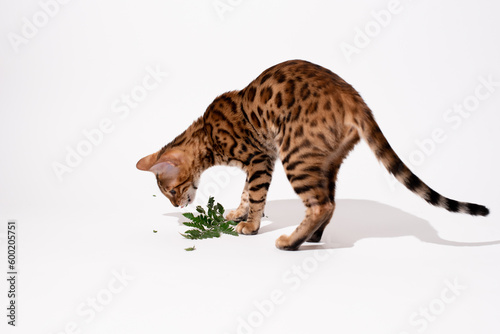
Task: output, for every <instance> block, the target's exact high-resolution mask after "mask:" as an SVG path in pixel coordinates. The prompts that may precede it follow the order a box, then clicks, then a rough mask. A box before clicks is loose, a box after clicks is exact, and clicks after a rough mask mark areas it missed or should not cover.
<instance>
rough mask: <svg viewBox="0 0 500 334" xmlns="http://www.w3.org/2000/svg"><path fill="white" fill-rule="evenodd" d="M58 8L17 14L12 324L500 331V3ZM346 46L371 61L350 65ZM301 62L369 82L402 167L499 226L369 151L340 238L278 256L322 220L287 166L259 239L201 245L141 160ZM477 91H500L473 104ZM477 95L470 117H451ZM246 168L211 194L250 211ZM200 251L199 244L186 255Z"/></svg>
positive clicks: (9, 186) (345, 171)
mask: <svg viewBox="0 0 500 334" xmlns="http://www.w3.org/2000/svg"><path fill="white" fill-rule="evenodd" d="M46 3H50V4H51V5H50V6H48V5H43V4H46ZM54 3H55V2H54V1H50V0H41V1H40V2H38V1H32V0H30V1H16V2H15V3H14V2H9V3H8V4H7V3H6V1H3V2H2V5H1V10H0V36H1V38H0V59H1V61H0V157H1V161H2V163H1V164H0V221H1V222H2V224H1V226H2V227H1V230H0V242H1V243H2V246H1V249H2V251H1V256H0V259H1V263H3V264H2V265H1V267H2V268H5V272H6V271H7V269H6V255H5V254H6V246H5V244H6V222H7V221H8V219H16V220H17V221H18V224H19V231H18V233H19V234H18V240H19V241H18V242H19V251H18V256H19V263H18V268H19V273H20V274H19V284H18V292H19V295H18V306H19V308H18V326H17V327H16V328H14V329H13V328H11V326H7V325H6V322H7V318H6V316H4V313H6V311H2V315H1V316H0V319H2V320H1V325H0V326H1V328H2V332H3V328H8V329H9V333H11V332H12V333H14V332H16V333H43V334H51V333H97V334H100V333H305V332H318V333H330V332H332V333H333V332H339V333H367V332H369V333H395V334H401V333H420V332H426V333H471V332H477V333H497V332H498V331H499V330H500V322H499V320H498V314H497V313H498V312H497V311H498V309H499V306H500V305H499V302H498V300H500V298H499V297H500V287H499V285H498V281H499V279H500V272H499V271H498V269H497V268H498V259H499V256H500V246H499V245H497V244H496V243H495V242H493V243H492V244H490V245H484V244H483V245H481V242H488V241H498V240H500V226H499V224H498V223H499V220H498V211H499V210H500V205H498V200H499V193H498V189H499V188H500V178H499V176H498V170H499V169H500V160H499V159H498V148H497V145H498V142H499V132H498V130H497V129H498V126H499V124H500V116H499V113H498V110H499V106H500V86H499V85H498V84H497V85H496V86H494V85H493V86H492V87H490V91H488V90H487V88H485V87H484V86H483V87H480V86H481V85H482V83H481V82H482V81H481V80H482V79H481V78H484V79H485V80H486V79H488V78H489V79H490V80H491V81H493V82H500V65H499V63H498V59H500V44H499V43H498V42H499V36H498V34H499V32H500V21H498V13H499V9H500V6H499V5H498V4H496V3H495V4H494V2H492V1H486V0H481V1H474V2H471V1H456V0H455V1H451V0H447V1H439V2H435V1H430V0H418V1H416V0H413V1H411V0H401V1H399V2H397V1H396V2H394V1H392V2H391V1H383V0H382V1H381V0H377V1H367V0H365V1H350V2H347V1H329V2H326V1H307V2H306V1H290V0H288V1H284V0H283V1H263V0H260V1H259V0H254V1H250V0H248V1H246V0H242V1H237V0H232V1H230V0H221V1H213V0H206V1H181V0H176V1H153V0H145V1H144V0H143V1H123V0H121V1H118V0H108V1H78V0H73V1H70V2H68V3H67V4H59V5H56V6H55V5H54ZM216 4H219V6H223V5H220V4H226V5H225V6H226V7H224V8H225V11H224V8H222V7H219V12H218V11H217V9H216V6H215V5H216ZM43 7H45V8H49V9H46V10H48V11H51V16H49V15H47V14H43V13H44V12H43ZM388 7H389V8H391V9H394V8H396V10H393V13H392V14H391V17H390V18H388V17H387V16H383V15H382V14H380V13H381V11H382V10H385V12H382V13H387V8H388ZM220 10H223V11H222V12H221V11H220ZM374 13H379V14H378V16H379V20H380V17H381V15H382V17H383V19H384V20H385V21H384V22H382V23H383V24H381V23H378V22H377V20H376V16H377V15H375V14H374ZM44 18H45V19H46V20H44ZM37 20H38V21H37ZM28 21H29V22H31V24H33V23H36V24H38V25H39V27H38V28H37V27H36V26H35V29H34V30H33V28H31V30H30V28H27V27H26V26H27V25H29V24H30V23H26V22H28ZM363 30H367V31H368V35H369V36H368V37H365V38H364V39H363V37H360V33H359V31H363ZM23 34H24V35H23ZM26 34H28V35H26ZM13 36H16V37H13ZM16 38H17V40H18V41H20V40H22V43H20V44H16V43H15V42H12V41H13V40H14V39H16ZM22 38H24V39H22ZM346 44H349V45H351V46H353V47H357V53H354V54H351V55H350V56H348V55H346V54H345V52H343V51H342V46H343V47H344V48H345V47H346ZM295 58H300V59H305V60H309V61H312V62H315V63H318V64H320V65H322V66H325V67H327V68H329V69H331V70H332V71H334V72H336V73H337V74H339V75H340V76H341V77H343V78H344V79H345V80H346V81H348V82H349V83H351V84H352V85H353V86H354V87H355V88H356V89H358V91H359V92H360V93H361V95H362V96H363V97H364V99H365V100H366V102H367V103H368V105H369V106H370V107H371V108H372V110H373V112H374V114H375V117H376V119H377V120H378V122H379V125H380V127H381V128H382V130H383V132H384V134H385V135H386V137H387V138H388V140H389V142H390V143H391V145H392V146H393V147H394V149H395V150H396V152H398V154H399V155H400V156H401V158H402V159H403V160H404V161H405V162H408V163H410V164H411V163H412V161H413V162H417V163H413V164H412V170H413V171H414V172H415V173H416V174H417V175H419V176H420V177H421V178H422V179H423V180H424V181H425V182H426V183H428V184H429V185H430V186H432V187H433V188H434V189H436V190H437V191H439V192H441V193H442V194H444V195H446V196H449V197H452V198H455V199H458V200H464V201H471V202H476V203H481V204H485V205H487V206H488V207H489V208H490V209H491V211H492V213H491V214H490V216H488V217H486V218H475V217H469V216H464V215H458V214H452V213H449V212H446V211H445V210H442V209H438V208H433V207H431V206H429V205H428V204H426V203H425V202H424V201H422V200H421V199H419V198H418V197H416V196H415V195H413V194H412V193H410V192H409V191H408V190H406V189H405V188H404V187H402V186H401V185H399V184H395V183H394V181H393V179H392V178H391V177H389V176H388V173H387V172H386V171H385V170H384V169H383V167H381V166H380V164H379V163H378V162H377V161H376V159H375V157H374V155H373V154H372V153H371V152H370V151H369V149H368V147H367V145H366V144H365V143H361V144H360V145H358V147H357V148H356V149H355V151H354V152H353V153H352V154H351V155H350V156H349V158H348V159H347V161H346V163H345V165H344V166H343V168H342V169H341V172H340V175H339V182H338V193H337V197H338V198H339V201H338V205H337V212H336V213H335V215H334V218H333V220H332V224H331V225H330V226H329V228H328V229H327V231H326V232H325V238H324V239H325V240H324V242H323V243H321V244H320V245H317V246H313V245H304V246H303V247H302V248H301V251H299V252H282V251H279V250H277V249H275V247H274V240H275V239H276V238H277V237H278V236H279V235H281V234H283V233H290V232H291V231H292V230H293V229H294V228H295V226H296V225H297V224H298V223H299V222H300V220H301V219H302V214H303V209H302V207H301V204H300V202H299V201H297V200H296V198H297V197H296V195H295V194H294V193H293V191H292V189H291V188H290V186H289V185H288V183H287V180H286V178H285V177H284V173H283V172H282V167H281V166H280V165H279V164H278V165H277V166H276V172H275V177H274V180H273V184H272V186H271V189H270V193H269V196H268V199H269V201H268V206H267V210H266V215H267V216H268V217H267V218H265V219H264V222H263V227H262V229H261V232H260V233H259V234H258V235H257V236H252V237H246V236H240V237H238V238H235V237H231V236H227V237H222V238H221V239H216V240H206V241H196V242H191V241H188V240H185V239H183V238H182V237H181V236H180V235H179V234H178V232H182V231H184V228H183V226H182V225H181V224H180V223H181V222H182V220H179V219H180V217H181V216H180V213H179V210H177V209H175V208H173V207H172V206H171V205H170V203H169V202H168V200H166V199H165V198H162V197H161V195H160V192H159V191H158V190H157V188H156V183H155V181H154V177H153V176H152V175H149V174H148V173H144V172H139V171H137V170H136V169H135V163H136V162H137V160H138V159H139V158H141V157H142V156H145V155H147V154H150V153H153V152H155V151H157V150H158V149H160V148H161V147H162V146H163V145H165V144H167V143H168V142H169V141H170V140H172V139H173V138H174V137H175V136H176V135H178V134H179V133H181V132H182V131H183V130H184V129H185V128H186V127H187V126H189V124H191V122H192V121H193V120H194V119H196V118H197V117H199V116H201V115H202V113H203V112H204V110H205V108H206V107H207V106H208V104H209V103H210V102H211V101H212V100H213V99H214V98H215V97H216V96H217V95H218V94H221V93H223V92H225V91H228V90H234V89H241V88H243V87H245V86H246V85H247V84H248V83H249V82H250V81H251V80H253V79H254V78H255V77H256V76H258V75H259V74H260V73H261V72H262V71H263V70H264V69H266V68H268V67H270V66H272V65H274V64H276V63H278V62H281V61H284V60H288V59H295ZM152 69H156V70H159V71H160V72H162V73H168V75H167V76H161V77H160V78H161V80H160V82H158V83H157V84H156V85H154V86H155V88H154V89H152V90H151V91H147V96H144V98H142V97H141V101H136V102H137V105H134V108H130V110H129V113H128V114H126V115H125V114H124V112H125V111H124V109H118V107H119V106H121V107H123V106H124V105H125V104H124V102H122V99H123V96H125V95H131V94H133V92H136V93H137V92H138V91H140V90H141V85H142V82H143V79H144V78H145V77H146V76H147V75H148V73H149V72H148V71H151V70H152ZM149 82H150V83H152V82H153V81H149ZM478 87H479V88H478ZM478 90H479V91H480V92H482V93H485V92H489V94H488V96H487V97H486V98H481V99H477V98H474V94H475V93H476V92H477V91H478ZM143 91H144V90H143ZM474 101H476V102H478V103H477V105H472V104H471V105H469V109H471V111H470V115H469V116H468V117H467V118H461V121H460V123H454V122H450V120H449V119H448V120H446V119H445V118H444V117H445V116H446V115H448V116H449V115H450V114H448V110H449V109H450V108H453V107H454V106H457V105H458V106H460V105H463V104H464V103H473V102H474ZM471 106H473V107H471ZM120 110H121V111H120ZM455 119H456V118H455ZM106 120H109V121H108V122H110V124H111V129H112V130H110V131H108V133H106V134H103V136H102V137H101V138H99V136H97V137H95V138H97V139H95V142H96V144H95V145H94V144H93V145H91V146H90V149H89V146H87V152H86V156H83V157H82V158H81V161H79V162H78V163H75V164H74V166H73V167H70V168H69V169H71V171H69V169H68V170H67V171H66V172H65V173H63V174H62V175H59V177H58V175H57V173H56V172H55V171H54V165H55V164H56V165H57V164H61V165H62V164H64V165H67V162H66V159H67V156H68V154H69V153H68V152H69V151H71V150H77V148H78V147H79V145H80V148H81V147H82V145H83V146H85V145H86V144H85V143H84V142H86V141H87V143H88V140H87V139H86V137H85V135H84V132H89V131H90V132H91V131H92V130H93V129H97V128H98V127H99V124H101V122H103V121H104V122H106ZM456 122H458V121H456ZM439 129H441V130H439ZM435 131H438V132H439V131H440V132H441V135H440V136H439V138H441V140H440V142H439V143H435V144H433V145H430V144H427V146H426V149H427V154H425V153H418V151H420V152H422V151H423V149H422V148H420V147H419V146H418V144H417V142H420V143H424V142H426V143H428V140H429V138H431V136H432V133H433V132H435ZM94 133H95V132H94ZM443 138H445V139H443ZM418 157H420V159H417V158H418ZM415 159H417V160H415ZM230 172H231V173H230V174H229V173H228V171H227V169H224V168H215V169H213V170H210V171H208V172H207V173H205V174H204V177H203V179H202V184H201V185H200V192H201V194H199V198H203V196H205V198H206V196H208V195H210V194H211V195H215V197H216V200H218V201H219V202H221V203H222V204H223V205H224V206H225V207H226V208H234V207H236V206H237V205H238V201H239V196H240V191H241V187H242V186H243V176H242V174H241V173H235V172H234V171H232V170H231V171H230ZM229 181H230V182H229ZM153 195H157V196H156V197H154V196H153ZM189 210H193V208H192V207H191V208H188V211H189ZM153 230H157V231H158V233H156V234H155V233H153V232H152V231H153ZM475 243H476V244H475ZM193 244H195V245H196V248H197V250H196V251H194V252H185V251H184V250H183V249H184V248H185V247H189V246H192V245H193ZM467 246H469V247H467ZM117 273H122V274H119V275H118V274H117ZM117 275H118V276H120V275H122V276H124V277H126V279H124V280H122V281H120V280H117V279H116V277H117ZM1 282H2V283H1V284H0V296H1V297H0V301H1V302H0V305H2V306H1V307H0V308H1V309H2V310H5V307H4V305H7V302H8V301H7V297H6V295H7V290H8V289H7V284H6V281H5V280H4V279H2V281H1ZM450 284H451V285H453V284H455V286H458V289H457V288H455V290H456V291H455V290H450V288H449V285H450ZM453 291H455V293H454V292H453ZM443 296H444V297H443ZM443 298H444V299H443ZM93 299H95V300H96V303H97V304H92V302H91V301H92V300H93ZM91 305H94V308H93V306H91ZM263 305H264V306H263ZM426 309H427V310H428V312H430V313H428V314H429V316H428V317H427V318H426V317H425V316H423V315H422V313H421V312H425V310H426Z"/></svg>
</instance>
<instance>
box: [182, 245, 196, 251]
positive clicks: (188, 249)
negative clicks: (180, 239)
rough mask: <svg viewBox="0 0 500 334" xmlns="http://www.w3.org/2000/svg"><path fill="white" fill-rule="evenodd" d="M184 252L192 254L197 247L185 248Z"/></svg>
mask: <svg viewBox="0 0 500 334" xmlns="http://www.w3.org/2000/svg"><path fill="white" fill-rule="evenodd" d="M184 250H185V251H188V252H192V251H194V250H196V246H193V247H188V248H184Z"/></svg>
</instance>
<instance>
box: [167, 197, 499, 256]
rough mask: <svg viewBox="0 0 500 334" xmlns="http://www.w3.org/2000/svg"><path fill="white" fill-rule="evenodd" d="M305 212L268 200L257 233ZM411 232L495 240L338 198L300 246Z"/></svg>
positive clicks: (295, 204) (431, 238) (432, 238)
mask: <svg viewBox="0 0 500 334" xmlns="http://www.w3.org/2000/svg"><path fill="white" fill-rule="evenodd" d="M304 214H305V207H304V205H303V204H302V202H301V201H300V200H299V199H290V200H275V201H268V202H267V204H266V208H265V215H266V217H264V218H263V220H269V221H270V222H271V223H269V224H265V225H264V224H263V226H262V227H261V228H260V230H259V234H264V233H268V232H272V231H276V230H280V229H283V228H287V227H290V226H294V225H298V224H299V223H300V221H301V220H302V218H303V217H304ZM450 214H451V213H450ZM165 215H167V216H172V217H176V218H178V219H179V224H181V223H182V221H185V218H184V217H183V216H182V214H181V213H180V212H179V213H168V214H165ZM403 236H413V237H415V238H417V239H419V240H421V241H422V242H427V243H433V244H439V245H445V246H458V247H467V246H488V245H498V244H500V240H498V241H487V242H457V241H450V240H444V239H442V238H441V237H440V236H439V234H438V233H437V231H436V230H435V229H434V228H433V227H432V226H431V225H430V224H429V222H427V221H426V220H424V219H422V218H419V217H417V216H414V215H412V214H409V213H407V212H404V211H402V210H400V209H397V208H394V207H392V206H389V205H386V204H382V203H379V202H375V201H370V200H358V199H356V200H354V199H340V200H337V201H336V208H335V213H334V215H333V218H332V221H331V222H330V224H329V225H328V227H327V228H326V229H325V232H324V234H323V238H322V241H321V243H319V244H311V243H306V244H304V245H302V246H301V247H300V249H303V250H305V249H320V248H327V249H331V248H346V247H353V246H354V244H355V243H356V242H357V241H359V240H362V239H370V238H394V237H403Z"/></svg>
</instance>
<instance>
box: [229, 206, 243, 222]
mask: <svg viewBox="0 0 500 334" xmlns="http://www.w3.org/2000/svg"><path fill="white" fill-rule="evenodd" d="M247 218H248V212H243V211H242V210H238V209H236V210H231V211H229V212H228V214H227V215H226V220H232V221H234V222H241V221H244V220H247Z"/></svg>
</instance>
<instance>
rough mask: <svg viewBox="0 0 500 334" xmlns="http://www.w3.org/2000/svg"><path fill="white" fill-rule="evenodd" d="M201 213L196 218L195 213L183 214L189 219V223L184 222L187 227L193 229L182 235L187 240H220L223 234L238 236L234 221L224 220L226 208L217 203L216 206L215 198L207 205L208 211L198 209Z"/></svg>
mask: <svg viewBox="0 0 500 334" xmlns="http://www.w3.org/2000/svg"><path fill="white" fill-rule="evenodd" d="M196 211H197V212H198V213H199V214H198V215H197V216H195V215H194V214H193V213H190V212H188V213H183V216H184V217H186V218H187V219H189V220H190V221H189V222H184V223H183V224H184V225H185V226H188V227H191V229H190V230H187V231H186V232H184V234H182V233H181V235H182V236H183V237H185V238H187V239H209V238H219V237H220V236H221V234H222V233H224V234H229V235H234V236H238V233H237V232H236V231H235V230H234V225H236V224H237V223H235V222H234V221H226V219H225V218H224V216H223V214H224V207H223V206H222V205H221V204H220V203H217V204H216V205H214V198H213V197H210V198H209V199H208V203H207V210H205V209H204V208H203V207H201V206H197V207H196Z"/></svg>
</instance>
